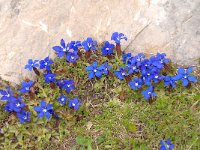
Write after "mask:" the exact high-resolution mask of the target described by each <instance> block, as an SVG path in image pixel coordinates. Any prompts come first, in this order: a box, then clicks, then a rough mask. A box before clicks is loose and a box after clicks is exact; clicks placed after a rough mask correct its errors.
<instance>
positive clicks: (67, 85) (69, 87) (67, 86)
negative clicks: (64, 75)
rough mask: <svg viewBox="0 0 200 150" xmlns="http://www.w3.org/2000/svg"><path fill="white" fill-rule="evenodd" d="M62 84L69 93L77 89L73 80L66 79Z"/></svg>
mask: <svg viewBox="0 0 200 150" xmlns="http://www.w3.org/2000/svg"><path fill="white" fill-rule="evenodd" d="M61 86H62V88H63V89H65V90H66V92H67V93H70V92H71V91H72V90H74V89H75V86H74V81H73V80H64V81H63V83H62V85H61Z"/></svg>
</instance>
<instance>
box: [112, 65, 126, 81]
mask: <svg viewBox="0 0 200 150" xmlns="http://www.w3.org/2000/svg"><path fill="white" fill-rule="evenodd" d="M126 72H127V70H126V68H124V67H120V68H119V70H117V71H115V72H114V74H115V75H116V76H117V77H118V78H119V79H120V80H123V79H124V77H125V76H126V75H127V73H126Z"/></svg>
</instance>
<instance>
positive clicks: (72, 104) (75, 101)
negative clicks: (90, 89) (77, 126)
mask: <svg viewBox="0 0 200 150" xmlns="http://www.w3.org/2000/svg"><path fill="white" fill-rule="evenodd" d="M80 105H81V103H80V102H79V101H78V98H73V99H70V100H69V103H68V106H69V107H70V108H74V109H75V110H78V109H79V107H80Z"/></svg>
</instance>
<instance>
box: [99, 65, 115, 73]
mask: <svg viewBox="0 0 200 150" xmlns="http://www.w3.org/2000/svg"><path fill="white" fill-rule="evenodd" d="M111 68H112V67H111V66H109V65H108V63H107V62H105V63H103V64H102V65H101V66H99V68H98V70H100V71H101V72H102V73H104V74H105V75H107V74H108V72H109V70H110V69H111Z"/></svg>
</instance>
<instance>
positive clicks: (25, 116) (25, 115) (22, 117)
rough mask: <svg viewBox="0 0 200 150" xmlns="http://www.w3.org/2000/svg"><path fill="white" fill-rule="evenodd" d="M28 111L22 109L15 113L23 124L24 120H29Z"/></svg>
mask: <svg viewBox="0 0 200 150" xmlns="http://www.w3.org/2000/svg"><path fill="white" fill-rule="evenodd" d="M30 114H31V113H30V112H27V111H25V110H23V111H22V112H21V113H17V117H18V118H19V121H20V123H22V124H24V123H25V122H29V121H30Z"/></svg>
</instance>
